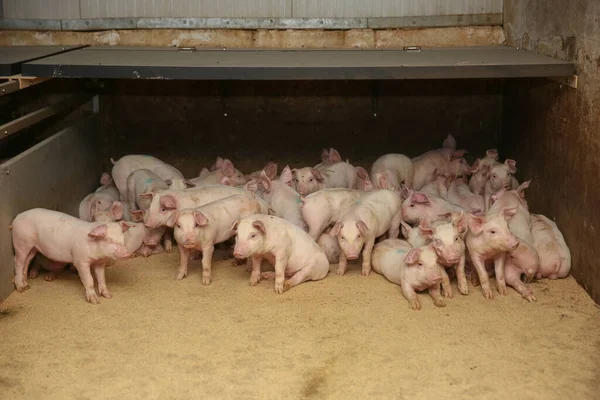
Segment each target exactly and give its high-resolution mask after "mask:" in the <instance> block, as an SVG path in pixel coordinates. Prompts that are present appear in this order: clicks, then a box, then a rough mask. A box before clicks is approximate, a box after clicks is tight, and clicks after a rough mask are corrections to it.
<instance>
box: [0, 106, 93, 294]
mask: <svg viewBox="0 0 600 400" xmlns="http://www.w3.org/2000/svg"><path fill="white" fill-rule="evenodd" d="M99 125H100V122H99V120H98V118H97V117H95V116H93V117H89V118H87V119H85V120H83V121H81V122H80V123H78V124H77V125H74V126H72V127H69V128H67V129H65V130H63V131H61V132H59V133H57V134H55V135H53V136H51V137H49V138H48V139H46V140H44V141H43V142H40V143H38V144H37V145H35V146H33V147H32V148H30V149H29V150H26V151H25V152H23V153H21V154H19V155H18V156H16V157H14V158H13V159H11V160H9V161H7V162H6V163H4V164H2V165H0V204H1V206H0V207H1V208H0V302H1V301H2V300H3V299H5V298H6V297H8V295H9V294H10V293H11V292H12V291H13V284H12V283H11V281H12V278H13V254H14V252H13V247H12V234H11V231H10V230H9V226H10V224H11V223H12V220H13V219H14V217H15V216H16V215H17V214H18V213H21V212H23V211H26V210H28V209H30V208H36V207H43V208H48V209H52V210H58V211H62V212H66V213H68V214H71V215H77V211H78V206H79V202H80V201H81V199H82V198H83V197H84V196H85V195H86V194H88V193H90V192H91V191H93V190H94V189H95V188H96V186H97V184H98V177H99V176H100V174H101V173H102V171H101V169H102V159H101V154H100V152H99V148H100V146H99ZM65 154H68V155H69V157H65Z"/></svg>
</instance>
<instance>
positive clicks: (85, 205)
mask: <svg viewBox="0 0 600 400" xmlns="http://www.w3.org/2000/svg"><path fill="white" fill-rule="evenodd" d="M105 175H108V174H102V178H100V183H101V186H100V187H99V188H98V189H96V191H95V192H93V193H90V194H88V195H87V196H85V197H84V198H83V200H81V203H79V218H80V219H82V220H84V221H88V222H92V221H94V217H95V213H96V212H97V211H105V210H108V209H109V208H110V207H111V206H112V204H113V203H114V202H115V201H119V198H120V197H119V191H118V190H117V188H116V187H115V186H112V185H110V184H109V183H110V182H111V181H112V179H110V176H108V177H107V176H105ZM109 179H110V181H109ZM103 182H104V184H103Z"/></svg>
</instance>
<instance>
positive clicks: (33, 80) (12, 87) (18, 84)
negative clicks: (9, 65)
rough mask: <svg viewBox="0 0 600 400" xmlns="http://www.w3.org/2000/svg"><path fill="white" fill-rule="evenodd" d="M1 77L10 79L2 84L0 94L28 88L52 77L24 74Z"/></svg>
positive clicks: (1, 77) (0, 77)
mask: <svg viewBox="0 0 600 400" xmlns="http://www.w3.org/2000/svg"><path fill="white" fill-rule="evenodd" d="M0 79H8V82H5V83H3V84H0V96H4V95H5V94H9V93H12V92H16V91H17V90H21V89H26V88H28V87H31V86H33V85H37V84H38V83H42V82H46V81H48V80H50V79H52V78H38V77H37V76H23V75H21V74H17V75H11V76H0Z"/></svg>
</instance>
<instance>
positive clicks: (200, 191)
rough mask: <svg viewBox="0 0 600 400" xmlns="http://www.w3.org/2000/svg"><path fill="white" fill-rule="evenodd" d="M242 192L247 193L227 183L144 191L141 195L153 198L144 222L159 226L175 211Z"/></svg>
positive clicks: (152, 226) (150, 225)
mask: <svg viewBox="0 0 600 400" xmlns="http://www.w3.org/2000/svg"><path fill="white" fill-rule="evenodd" d="M242 193H245V190H243V189H238V188H235V187H232V186H225V185H214V186H204V187H198V188H191V189H187V190H165V191H163V192H160V193H143V194H141V195H140V197H148V198H149V199H150V200H151V202H150V207H149V208H148V210H147V212H146V213H144V224H145V225H146V226H147V227H149V228H158V227H161V226H164V225H166V223H167V220H168V219H169V217H170V216H171V214H172V213H173V212H175V211H178V210H183V209H184V208H196V207H200V206H202V205H204V204H208V203H210V202H212V201H215V200H219V199H223V198H225V197H228V196H233V195H234V194H242Z"/></svg>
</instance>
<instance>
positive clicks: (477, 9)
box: [292, 0, 503, 18]
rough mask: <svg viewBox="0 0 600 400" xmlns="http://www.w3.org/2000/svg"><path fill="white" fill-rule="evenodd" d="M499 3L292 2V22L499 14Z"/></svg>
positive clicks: (477, 0) (434, 0)
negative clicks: (326, 19) (327, 19)
mask: <svg viewBox="0 0 600 400" xmlns="http://www.w3.org/2000/svg"><path fill="white" fill-rule="evenodd" d="M502 5H503V1H502V0H452V1H448V0H371V1H368V0H328V1H322V0H294V1H293V8H292V16H293V17H295V18H357V17H406V16H426V15H456V14H458V15H468V14H496V13H502Z"/></svg>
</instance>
